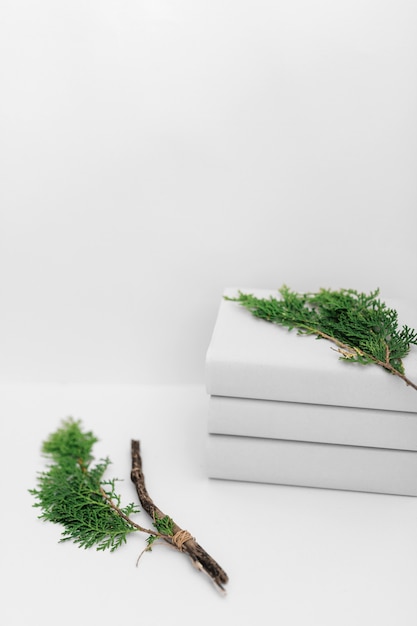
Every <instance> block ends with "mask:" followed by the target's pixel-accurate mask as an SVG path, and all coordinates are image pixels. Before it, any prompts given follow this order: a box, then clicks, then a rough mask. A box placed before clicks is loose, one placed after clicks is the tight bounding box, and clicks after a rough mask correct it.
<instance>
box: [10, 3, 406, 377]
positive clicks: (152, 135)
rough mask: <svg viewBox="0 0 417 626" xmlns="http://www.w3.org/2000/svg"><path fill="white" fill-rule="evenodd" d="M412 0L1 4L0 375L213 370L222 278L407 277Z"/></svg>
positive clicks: (358, 283) (293, 281) (348, 281)
mask: <svg viewBox="0 0 417 626" xmlns="http://www.w3.org/2000/svg"><path fill="white" fill-rule="evenodd" d="M416 42H417V5H416V3H415V2H414V1H413V0H349V1H347V0H337V1H334V0H327V1H326V0H315V1H309V0H281V1H279V2H277V1H272V0H271V1H267V0H257V1H256V2H255V1H253V0H221V1H220V0H210V1H202V0H188V1H187V0H169V1H168V0H166V1H161V0H150V1H145V0H135V1H130V0H117V1H116V0H115V1H111V0H81V1H80V0H71V2H63V1H61V0H39V1H37V2H33V1H31V0H2V2H1V6H0V71H1V98H0V133H1V141H0V158H1V183H0V272H1V276H0V278H1V281H0V286H1V296H0V297H1V306H0V348H1V349H0V380H2V381H5V382H10V381H14V382H31V381H34V382H40V381H49V382H58V383H60V382H104V383H108V382H116V383H118V382H127V383H182V382H192V383H194V382H202V381H203V379H204V357H205V352H206V349H207V346H208V343H209V339H210V335H211V331H212V327H213V324H214V320H215V315H216V311H217V307H218V304H219V302H220V298H221V294H222V291H223V288H224V287H226V286H238V287H249V288H250V287H252V288H255V287H259V288H264V287H265V288H272V289H274V288H279V287H280V286H281V285H282V284H283V283H287V284H288V285H290V286H291V287H293V288H294V289H297V290H313V289H316V288H319V287H321V286H323V287H333V288H339V287H352V288H356V289H360V290H371V289H374V288H375V287H380V289H381V295H382V296H383V297H405V296H407V295H408V294H409V293H410V292H412V291H413V290H415V280H414V279H415V276H416V270H417V254H416V247H415V232H416V228H415V227H416V208H415V207H416V200H417V185H416V182H415V173H416V166H417V149H416V147H417V136H416V134H417V122H416V110H417V79H416V76H417V43H416Z"/></svg>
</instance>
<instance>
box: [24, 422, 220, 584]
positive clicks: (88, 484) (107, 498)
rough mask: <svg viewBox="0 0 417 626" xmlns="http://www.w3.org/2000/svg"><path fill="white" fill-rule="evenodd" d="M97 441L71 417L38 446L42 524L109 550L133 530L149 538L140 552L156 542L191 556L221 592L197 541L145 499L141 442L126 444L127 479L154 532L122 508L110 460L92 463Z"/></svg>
mask: <svg viewBox="0 0 417 626" xmlns="http://www.w3.org/2000/svg"><path fill="white" fill-rule="evenodd" d="M97 441H98V439H97V438H96V436H95V435H94V434H93V433H92V432H91V431H84V430H83V429H82V426H81V422H80V421H76V420H73V419H71V418H69V419H67V420H64V421H63V422H62V424H61V426H60V427H59V428H58V430H56V432H54V433H52V434H51V435H50V436H49V437H48V439H46V441H44V442H43V445H42V452H43V454H44V455H45V456H46V457H47V458H49V460H50V464H49V465H48V467H47V469H46V470H45V471H43V472H40V473H39V474H38V483H37V488H36V489H30V493H31V494H32V495H33V496H34V497H35V499H36V502H35V504H34V506H35V507H39V508H40V509H41V511H42V513H41V515H40V516H39V517H40V518H41V519H43V520H45V521H49V522H52V523H54V524H59V525H61V526H62V527H63V531H62V537H61V541H70V540H72V541H73V542H74V543H75V544H78V546H79V547H82V548H91V547H95V548H96V549H97V550H99V551H100V550H101V551H102V550H110V551H112V552H113V551H114V550H116V549H117V548H119V547H120V546H121V545H123V544H124V543H126V541H127V537H128V536H129V535H131V534H132V533H134V532H142V533H146V534H147V535H148V537H147V540H146V547H145V548H144V550H143V552H147V551H150V550H151V549H152V546H153V545H154V544H155V542H156V541H158V540H163V541H165V542H166V543H168V544H169V545H171V546H172V547H173V548H175V549H177V550H178V551H180V552H185V553H186V554H188V556H189V557H190V558H191V560H192V563H193V565H194V566H195V567H196V568H197V569H198V570H200V571H203V572H204V573H206V574H207V575H208V576H209V577H210V578H211V580H212V581H213V582H214V584H215V585H216V587H217V588H218V589H219V590H220V591H222V592H224V585H225V584H226V583H227V580H228V577H227V575H226V573H225V572H224V571H223V569H222V568H221V567H220V566H219V565H218V564H217V563H216V561H214V559H213V558H212V557H211V556H210V555H209V554H207V552H206V551H205V550H203V548H202V547H201V546H200V545H199V544H198V543H197V542H196V540H195V539H194V537H192V535H191V534H190V533H189V532H188V531H187V530H183V529H182V528H180V527H179V526H178V525H177V524H176V523H175V522H174V521H173V519H172V518H171V517H170V516H168V515H166V514H165V513H163V512H162V511H161V510H160V509H159V508H158V507H157V506H156V505H155V504H154V502H153V500H152V499H151V498H150V496H149V494H148V492H147V489H146V486H145V479H144V475H143V471H142V458H141V454H140V444H139V441H137V440H132V442H131V461H132V470H131V479H132V482H133V483H134V485H135V487H136V492H137V495H138V498H139V501H140V504H141V505H142V507H143V509H144V510H145V511H146V513H148V515H149V516H150V517H151V519H152V525H153V529H148V528H145V527H143V526H141V525H139V524H138V523H137V522H136V521H134V520H133V519H132V516H133V515H135V514H137V513H139V509H138V507H137V506H136V505H135V504H133V503H130V504H128V505H126V506H122V504H121V497H120V496H119V495H118V494H117V491H116V483H117V480H118V479H114V478H113V479H105V477H104V475H105V473H106V470H107V469H108V466H109V465H110V460H109V459H108V458H106V459H102V460H100V461H98V462H96V463H93V461H94V457H93V454H92V448H93V445H94V444H95V443H96V442H97Z"/></svg>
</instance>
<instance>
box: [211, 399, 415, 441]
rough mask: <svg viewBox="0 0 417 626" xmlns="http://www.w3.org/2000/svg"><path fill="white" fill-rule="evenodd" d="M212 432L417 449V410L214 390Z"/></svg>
mask: <svg viewBox="0 0 417 626" xmlns="http://www.w3.org/2000/svg"><path fill="white" fill-rule="evenodd" d="M207 426H208V432H209V433H213V434H223V435H241V436H246V437H267V438H269V439H286V440H295V441H313V442H319V443H338V444H344V445H350V446H367V447H374V448H393V449H397V450H415V451H417V413H411V412H408V411H403V412H401V411H382V410H379V409H360V408H351V407H342V406H332V405H322V404H302V403H299V402H279V401H273V400H253V399H247V398H245V399H243V398H230V397H226V396H210V398H209V402H208V421H207Z"/></svg>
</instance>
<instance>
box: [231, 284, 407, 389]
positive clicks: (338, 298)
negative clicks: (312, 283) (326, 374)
mask: <svg viewBox="0 0 417 626" xmlns="http://www.w3.org/2000/svg"><path fill="white" fill-rule="evenodd" d="M279 293H280V295H281V298H280V299H277V298H274V297H273V296H271V297H269V298H257V297H255V296H254V295H252V294H245V293H242V292H241V291H239V295H238V297H236V298H230V297H227V296H225V299H226V300H230V301H233V302H238V303H239V304H241V305H242V306H243V307H245V308H246V309H248V310H249V311H250V312H251V313H252V314H253V315H254V316H255V317H258V318H260V319H263V320H266V321H268V322H271V323H273V324H279V325H281V326H285V327H287V328H288V329H289V330H292V329H297V331H298V334H304V335H316V337H317V338H324V339H327V340H329V341H332V342H333V343H334V344H336V345H337V347H338V350H337V351H338V353H339V355H340V358H341V359H343V360H344V361H348V362H351V363H353V362H355V363H361V364H363V365H367V364H370V363H374V364H376V365H379V366H381V367H383V368H384V369H385V370H387V371H389V372H391V373H392V374H394V375H396V376H399V377H400V378H402V379H403V380H404V382H405V383H406V384H407V385H409V386H410V387H412V388H413V389H416V390H417V385H416V384H415V383H413V382H411V381H410V380H409V379H408V378H407V377H406V376H405V370H404V365H403V362H402V361H403V359H404V358H405V357H406V356H407V354H408V353H409V351H410V346H411V345H412V344H413V345H417V331H416V330H414V329H412V328H410V327H409V326H407V325H404V326H402V327H401V328H399V325H398V313H397V311H395V310H394V309H390V308H389V307H387V306H386V304H385V303H384V302H382V301H381V300H380V299H379V298H378V295H379V289H376V290H375V291H373V292H371V293H369V294H365V293H359V292H358V291H355V290H354V289H340V290H338V291H336V290H331V289H320V291H318V292H317V293H304V294H300V293H296V292H294V291H291V289H289V288H288V287H287V286H286V285H284V286H283V287H281V289H279Z"/></svg>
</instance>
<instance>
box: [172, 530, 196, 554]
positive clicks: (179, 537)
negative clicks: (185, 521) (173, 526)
mask: <svg viewBox="0 0 417 626" xmlns="http://www.w3.org/2000/svg"><path fill="white" fill-rule="evenodd" d="M189 539H194V537H193V536H192V535H191V534H190V533H189V532H188V530H179V531H178V532H176V533H175V535H174V536H173V537H172V543H173V544H174V546H175V547H176V548H177V549H178V550H179V551H180V552H182V550H183V549H184V548H183V546H184V543H185V542H186V541H188V540H189Z"/></svg>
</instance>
